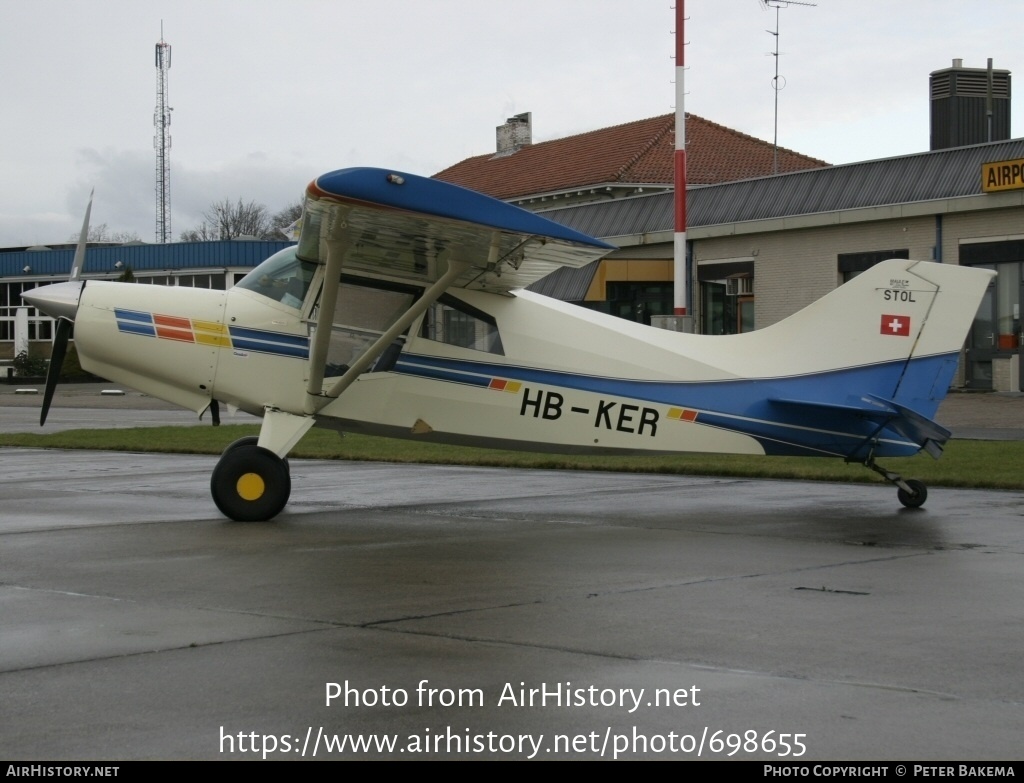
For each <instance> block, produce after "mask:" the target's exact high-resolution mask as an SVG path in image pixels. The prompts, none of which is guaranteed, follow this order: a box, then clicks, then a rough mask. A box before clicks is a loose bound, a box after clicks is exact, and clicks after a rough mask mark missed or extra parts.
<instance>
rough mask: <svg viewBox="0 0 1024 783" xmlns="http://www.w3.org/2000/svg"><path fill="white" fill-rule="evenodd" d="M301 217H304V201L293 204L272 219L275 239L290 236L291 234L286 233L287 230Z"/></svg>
mask: <svg viewBox="0 0 1024 783" xmlns="http://www.w3.org/2000/svg"><path fill="white" fill-rule="evenodd" d="M300 217H302V199H298V200H296V201H294V202H292V203H291V204H289V205H288V206H287V207H285V208H284V209H282V210H281V211H280V212H277V213H276V214H275V215H274V217H272V218H271V219H270V225H271V231H272V233H273V234H274V239H280V238H281V237H283V236H289V234H287V233H286V232H285V229H287V228H288V227H289V226H291V225H292V223H294V222H295V221H296V220H298V219H299V218H300Z"/></svg>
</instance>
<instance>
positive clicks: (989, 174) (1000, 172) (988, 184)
mask: <svg viewBox="0 0 1024 783" xmlns="http://www.w3.org/2000/svg"><path fill="white" fill-rule="evenodd" d="M1017 188H1024V158H1018V159H1017V160H1001V161H999V162H997V163H982V164H981V189H982V190H983V191H985V192H986V193H993V192H995V191H997V190H1015V189H1017Z"/></svg>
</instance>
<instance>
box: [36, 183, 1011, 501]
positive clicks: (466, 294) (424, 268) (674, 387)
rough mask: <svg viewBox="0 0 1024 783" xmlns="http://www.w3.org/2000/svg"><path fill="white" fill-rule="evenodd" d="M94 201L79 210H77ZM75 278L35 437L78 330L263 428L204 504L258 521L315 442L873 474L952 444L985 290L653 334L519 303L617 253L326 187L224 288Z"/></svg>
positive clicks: (473, 216) (914, 289)
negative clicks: (952, 412) (740, 458)
mask: <svg viewBox="0 0 1024 783" xmlns="http://www.w3.org/2000/svg"><path fill="white" fill-rule="evenodd" d="M90 206H91V202H90ZM88 220H89V212H88V211H87V212H86V219H85V225H84V226H83V234H82V236H83V239H82V240H81V241H80V242H79V249H78V252H77V253H76V257H75V262H74V264H73V268H72V272H71V277H70V280H69V281H67V282H63V283H57V284H53V285H47V286H44V287H41V288H37V289H35V290H33V291H30V292H28V293H26V294H25V295H24V298H25V300H26V301H28V302H29V303H30V304H32V305H34V306H35V307H37V308H38V309H40V310H41V311H43V312H44V313H46V314H48V315H50V316H52V317H54V318H56V319H57V320H58V326H57V333H56V337H55V342H54V350H53V358H52V360H51V365H50V372H49V375H48V377H47V381H46V390H45V395H44V399H43V411H42V416H41V419H40V423H41V424H42V423H44V422H45V420H46V413H47V410H48V409H49V406H50V403H51V400H52V397H53V391H54V388H55V386H56V382H57V376H58V374H59V370H60V364H61V361H62V359H63V356H64V352H65V349H66V346H67V342H68V338H69V335H70V332H71V325H72V323H73V324H74V337H75V344H76V346H77V350H78V355H79V359H80V361H81V364H82V367H83V368H85V369H86V370H88V371H89V372H92V373H95V374H96V375H99V376H101V377H103V378H107V379H109V380H111V381H115V382H118V383H123V384H125V385H127V386H130V387H133V388H135V389H138V390H139V391H142V392H144V393H146V394H150V395H153V396H155V397H158V398H161V399H163V400H167V401H169V402H172V403H175V404H178V405H181V406H184V407H186V408H189V409H191V410H193V411H196V412H197V413H198V414H200V415H202V414H203V413H204V412H205V411H207V410H210V411H211V416H212V418H213V420H214V422H215V423H216V422H217V421H218V420H219V410H220V406H221V405H226V406H228V408H229V409H240V410H243V411H247V412H249V413H253V414H256V415H258V416H261V417H262V426H261V429H260V434H259V437H258V438H257V437H255V436H254V437H251V438H243V439H241V440H239V441H237V442H235V443H233V444H232V445H230V446H229V447H228V448H227V449H226V450H225V451H224V453H223V455H222V456H221V457H220V460H219V462H218V463H217V466H216V467H215V469H214V471H213V476H212V479H211V490H212V494H213V499H214V502H215V503H216V505H217V507H218V508H219V509H220V510H221V511H222V512H223V513H224V514H225V515H226V516H228V517H229V518H231V519H234V520H243V521H250V520H266V519H270V518H272V517H274V516H276V515H277V514H278V513H279V512H280V511H281V510H282V509H283V508H284V506H285V504H286V503H287V501H288V497H289V494H290V492H291V478H290V474H289V468H288V462H287V460H286V457H287V455H288V453H289V452H290V451H291V450H292V449H293V448H294V447H295V445H296V444H297V443H298V442H299V440H300V439H301V438H302V437H303V435H304V434H305V433H306V432H307V431H308V430H309V429H310V428H311V427H313V426H319V427H327V428H331V429H335V430H339V431H342V432H362V433H369V434H374V435H385V436H391V437H398V438H408V439H411V440H424V441H437V442H445V443H458V444H468V445H474V446H486V447H499V448H506V449H509V448H511V449H524V450H530V451H551V452H565V453H579V454H583V453H611V452H618V453H652V454H666V453H677V452H703V453H735V454H763V455H775V454H788V455H813V456H821V457H835V458H840V459H843V460H846V461H848V462H858V463H863V464H864V465H866V466H867V467H869V468H871V469H873V470H875V471H876V472H878V473H880V474H881V475H882V476H883V477H884V478H885V479H887V480H888V481H890V482H891V483H893V484H895V485H896V486H897V487H898V496H899V500H900V502H902V503H903V505H905V506H908V507H917V506H920V505H921V504H922V503H924V501H925V498H926V496H927V489H926V487H925V485H924V484H923V483H921V482H920V481H917V480H914V479H904V478H902V477H901V476H899V475H897V474H896V473H893V472H890V471H887V470H885V469H884V468H882V467H880V466H879V465H877V464H876V460H877V459H879V458H884V457H890V456H900V457H902V456H908V455H912V454H915V453H917V452H919V451H921V450H924V451H926V452H928V453H929V454H931V455H932V456H933V457H938V456H939V455H940V453H941V450H942V446H943V444H944V443H945V442H946V441H947V439H948V438H949V436H950V433H949V431H948V430H946V429H944V428H943V427H941V426H940V425H938V424H937V423H936V422H935V421H933V417H934V415H935V412H936V409H937V408H938V405H939V403H940V402H941V400H942V399H943V397H945V395H946V392H947V391H948V389H949V386H950V383H951V381H952V379H953V376H954V373H955V372H956V367H957V362H958V359H959V355H960V350H961V348H962V345H963V341H964V338H965V336H966V334H967V331H968V329H969V328H970V326H971V322H972V320H973V318H974V315H975V312H976V311H977V308H978V305H979V303H980V301H981V298H982V295H983V293H984V292H985V289H986V287H987V286H988V284H989V281H990V278H991V276H992V275H993V274H994V273H993V272H989V271H987V270H979V269H971V268H965V267H959V266H956V265H952V264H939V263H931V262H922V261H907V260H890V261H885V262H883V263H880V264H878V265H876V266H875V267H873V268H871V269H870V270H868V271H867V272H865V273H863V274H861V275H860V276H858V277H857V278H855V279H854V280H853V281H851V282H850V283H847V284H846V285H843V286H841V287H840V288H837V289H836V290H835V291H833V292H832V293H830V294H828V295H827V296H825V297H824V298H822V299H820V300H819V301H817V302H815V303H814V304H812V305H810V306H809V307H807V308H805V309H804V310H801V311H800V312H798V313H796V314H795V315H793V316H791V317H789V318H787V319H785V320H783V321H781V322H779V323H776V324H774V325H772V326H769V327H767V328H764V329H760V330H757V331H754V332H750V333H746V334H739V335H727V336H706V335H693V334H683V333H677V332H670V331H666V330H660V329H655V328H652V327H648V326H643V325H641V324H636V323H632V322H629V321H625V320H622V319H619V318H615V317H612V316H608V315H603V314H600V313H596V312H593V311H590V310H586V309H584V308H581V307H577V306H574V305H571V304H566V303H564V302H560V301H557V300H554V299H551V298H548V297H544V296H541V295H538V294H535V293H532V292H530V291H527V290H525V286H527V285H529V284H530V283H531V282H533V281H535V280H537V279H539V278H541V277H542V276H544V275H546V274H548V273H549V272H551V271H553V270H555V269H557V268H559V267H561V266H570V267H578V266H582V265H584V264H587V263H590V262H591V261H593V260H595V259H597V258H600V257H601V256H603V255H604V254H605V253H607V252H608V251H610V250H612V249H613V247H612V246H611V245H608V244H605V243H604V242H601V241H599V240H596V239H593V238H591V237H588V236H586V235H584V234H580V233H578V232H576V231H573V230H571V229H568V228H566V227H565V226H562V225H559V224H557V223H554V222H551V221H549V220H547V219H545V218H543V217H541V216H539V215H536V214H533V213H530V212H526V211H524V210H521V209H519V208H517V207H514V206H511V205H509V204H505V203H504V202H501V201H497V200H495V199H492V198H489V197H487V196H484V195H481V194H479V193H475V192H473V191H469V190H466V189H464V188H460V187H457V186H454V185H450V184H447V183H444V182H439V181H437V180H432V179H427V178H423V177H417V176H414V175H410V174H402V173H397V172H393V171H388V170H383V169H371V168H358V169H344V170H341V171H335V172H332V173H329V174H325V175H324V176H321V177H319V178H318V179H316V180H314V181H313V182H312V183H311V184H310V185H309V187H308V189H307V192H306V200H305V210H304V216H303V220H302V232H301V236H300V239H299V242H298V245H297V246H295V247H292V248H289V249H286V250H283V251H281V252H279V253H277V254H275V255H273V256H271V257H270V258H268V259H267V260H266V261H264V262H263V263H262V264H260V265H259V266H258V267H256V268H255V269H254V270H253V271H252V272H251V273H250V274H248V275H247V276H246V277H245V278H244V279H243V280H241V281H240V282H239V283H238V284H237V285H236V286H235V287H234V288H232V289H230V290H228V291H214V290H205V289H193V288H185V287H164V286H140V285H134V284H130V283H115V282H106V281H96V280H83V279H82V277H81V271H82V264H83V261H84V253H85V249H84V248H85V242H84V237H85V234H86V231H87V226H88Z"/></svg>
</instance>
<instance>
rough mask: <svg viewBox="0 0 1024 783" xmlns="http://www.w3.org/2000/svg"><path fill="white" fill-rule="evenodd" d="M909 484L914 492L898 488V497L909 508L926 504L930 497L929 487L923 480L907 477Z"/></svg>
mask: <svg viewBox="0 0 1024 783" xmlns="http://www.w3.org/2000/svg"><path fill="white" fill-rule="evenodd" d="M907 486H908V487H910V488H911V489H912V490H913V493H910V492H907V491H906V490H905V489H902V488H900V489H897V490H896V497H898V498H899V499H900V503H902V504H903V505H904V506H906V507H907V508H920V507H921V506H923V505H924V502H925V501H926V500H927V499H928V487H926V486H925V484H924V482H923V481H918V480H917V479H907Z"/></svg>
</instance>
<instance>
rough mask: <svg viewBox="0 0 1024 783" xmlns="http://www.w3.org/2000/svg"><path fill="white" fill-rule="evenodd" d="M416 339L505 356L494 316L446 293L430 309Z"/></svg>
mask: <svg viewBox="0 0 1024 783" xmlns="http://www.w3.org/2000/svg"><path fill="white" fill-rule="evenodd" d="M420 336H421V337H425V338H427V339H428V340H436V341H437V342H440V343H444V344H445V345H455V346H458V347H460V348H469V349H470V350H473V351H483V352H484V353H493V354H496V355H498V356H504V354H505V350H504V348H503V347H502V345H501V335H500V334H499V333H498V324H497V322H496V321H495V320H494V317H493V316H490V315H488V314H487V313H485V312H483V311H482V310H478V309H477V308H475V307H472V306H471V305H468V304H466V303H465V302H463V301H461V300H460V299H457V298H456V297H454V296H451V295H449V294H444V295H443V296H442V297H441V298H440V299H438V300H437V301H436V302H435V303H434V304H433V305H431V306H430V309H429V310H428V311H427V315H426V317H425V318H424V319H423V326H422V327H421V330H420Z"/></svg>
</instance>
